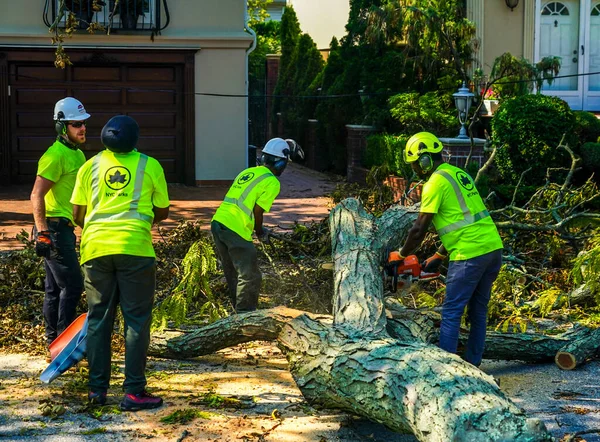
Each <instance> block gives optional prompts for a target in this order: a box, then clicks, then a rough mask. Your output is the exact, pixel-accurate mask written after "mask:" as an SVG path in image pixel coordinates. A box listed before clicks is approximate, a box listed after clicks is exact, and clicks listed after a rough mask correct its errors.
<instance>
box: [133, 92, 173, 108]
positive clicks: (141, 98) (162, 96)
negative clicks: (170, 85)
mask: <svg viewBox="0 0 600 442" xmlns="http://www.w3.org/2000/svg"><path fill="white" fill-rule="evenodd" d="M176 97H177V92H176V91H175V90H164V89H163V90H160V91H150V90H148V91H146V90H128V91H127V103H128V104H149V105H153V104H162V105H175V99H176Z"/></svg>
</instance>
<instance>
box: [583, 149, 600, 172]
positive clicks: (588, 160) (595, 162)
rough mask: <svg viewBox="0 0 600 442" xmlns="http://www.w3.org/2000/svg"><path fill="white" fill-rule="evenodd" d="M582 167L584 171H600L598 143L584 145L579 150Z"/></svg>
mask: <svg viewBox="0 0 600 442" xmlns="http://www.w3.org/2000/svg"><path fill="white" fill-rule="evenodd" d="M580 152H581V158H582V159H583V166H584V167H585V168H586V169H591V170H594V171H598V170H599V169H600V142H599V143H585V144H584V145H583V146H581V149H580Z"/></svg>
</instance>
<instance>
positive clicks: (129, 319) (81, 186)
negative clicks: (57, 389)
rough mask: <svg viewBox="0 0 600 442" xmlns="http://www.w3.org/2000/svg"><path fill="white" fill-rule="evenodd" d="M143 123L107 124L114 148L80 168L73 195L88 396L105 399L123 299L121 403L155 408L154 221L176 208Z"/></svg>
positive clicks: (105, 135)
mask: <svg viewBox="0 0 600 442" xmlns="http://www.w3.org/2000/svg"><path fill="white" fill-rule="evenodd" d="M138 138H139V127H138V124H137V123H136V122H135V120H134V119H132V118H131V117H128V116H125V115H119V116H116V117H113V118H111V120H110V121H109V122H108V123H106V125H105V126H104V128H103V129H102V134H101V139H102V144H103V145H104V146H105V147H106V148H107V149H106V150H104V151H102V152H100V153H99V154H98V155H96V156H95V157H94V158H92V159H90V160H89V161H88V162H86V163H85V164H84V165H83V166H82V167H81V169H80V170H79V173H78V174H77V182H76V184H75V189H74V191H73V197H72V198H71V202H72V203H73V205H74V206H73V209H74V214H75V222H76V223H77V224H78V225H80V226H81V227H82V228H83V232H82V234H81V247H80V251H81V265H82V268H83V272H84V274H85V288H86V294H87V300H88V308H89V311H88V332H87V357H88V362H89V367H90V374H89V383H88V385H89V393H88V400H89V401H90V402H92V403H97V404H104V403H105V402H106V393H107V390H108V387H109V383H110V375H111V336H112V333H113V326H114V320H115V313H116V308H117V304H120V306H121V311H122V313H123V319H124V322H125V381H124V382H123V389H124V390H125V396H124V397H123V400H122V401H121V410H124V411H137V410H142V409H149V408H156V407H160V406H161V405H162V402H163V401H162V399H161V398H160V397H157V396H154V395H152V394H150V393H148V392H147V391H146V374H145V371H146V356H147V353H148V345H149V344H150V325H151V322H152V306H153V303H154V290H155V284H156V265H155V257H156V255H155V253H154V247H153V245H152V234H151V229H152V225H153V224H155V223H158V222H159V221H162V220H164V219H166V218H167V217H168V215H169V197H168V193H167V183H166V180H165V174H164V171H163V169H162V167H161V166H160V164H159V163H158V161H156V160H155V159H154V158H152V157H149V156H147V155H144V154H141V153H139V152H138V151H137V150H135V146H136V144H137V141H138Z"/></svg>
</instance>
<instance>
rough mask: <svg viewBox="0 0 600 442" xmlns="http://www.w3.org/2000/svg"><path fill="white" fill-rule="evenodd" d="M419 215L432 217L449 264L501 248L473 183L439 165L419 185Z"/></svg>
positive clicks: (455, 170)
mask: <svg viewBox="0 0 600 442" xmlns="http://www.w3.org/2000/svg"><path fill="white" fill-rule="evenodd" d="M421 212H424V213H433V214H434V215H433V225H434V227H435V229H436V231H437V233H438V235H439V236H440V239H441V240H442V244H443V245H444V247H445V249H446V250H447V251H448V255H449V259H450V261H461V260H465V259H471V258H475V257H477V256H481V255H485V254H486V253H489V252H492V251H494V250H498V249H501V248H502V247H503V245H502V240H501V239H500V235H499V234H498V229H496V225H495V224H494V221H493V220H492V218H491V217H490V214H489V213H488V211H487V209H486V207H485V204H484V203H483V200H482V199H481V196H480V195H479V192H478V191H477V188H476V187H475V183H473V180H472V179H471V177H470V176H469V174H468V173H466V172H465V171H464V170H462V169H459V168H458V167H455V166H452V165H451V164H447V163H444V164H442V165H440V166H439V167H438V168H437V169H436V171H435V172H434V173H433V174H432V175H431V177H430V178H429V180H428V181H427V182H426V183H425V184H424V185H423V191H422V194H421Z"/></svg>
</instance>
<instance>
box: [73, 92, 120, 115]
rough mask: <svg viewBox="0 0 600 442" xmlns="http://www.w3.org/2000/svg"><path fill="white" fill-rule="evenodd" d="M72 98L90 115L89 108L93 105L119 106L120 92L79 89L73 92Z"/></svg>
mask: <svg viewBox="0 0 600 442" xmlns="http://www.w3.org/2000/svg"><path fill="white" fill-rule="evenodd" d="M73 96H74V97H75V98H77V99H78V100H79V101H81V102H82V103H83V105H84V106H85V108H86V109H87V110H88V112H89V113H90V114H91V113H92V112H91V111H90V110H89V108H91V107H92V106H93V105H95V104H111V105H113V106H118V105H120V104H121V91H120V90H119V89H101V90H92V89H84V90H81V89H80V90H77V91H75V92H74V93H73Z"/></svg>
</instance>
